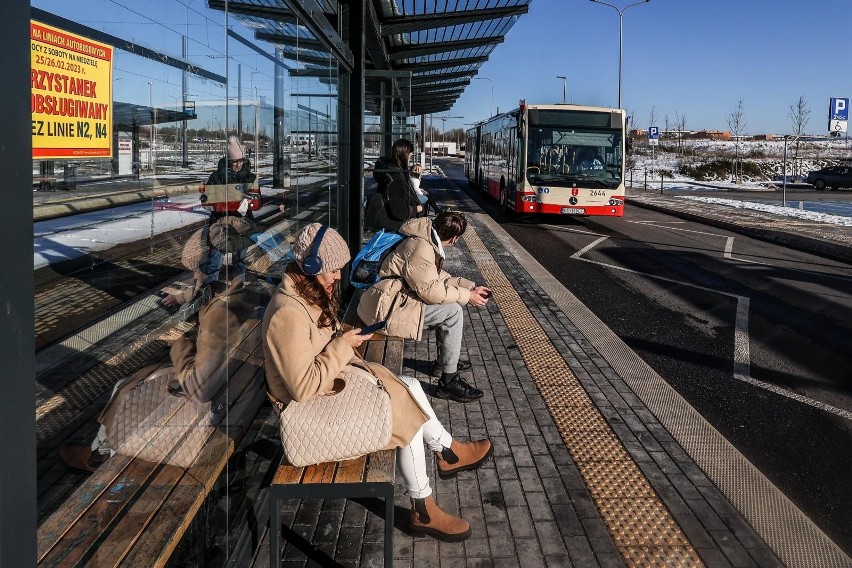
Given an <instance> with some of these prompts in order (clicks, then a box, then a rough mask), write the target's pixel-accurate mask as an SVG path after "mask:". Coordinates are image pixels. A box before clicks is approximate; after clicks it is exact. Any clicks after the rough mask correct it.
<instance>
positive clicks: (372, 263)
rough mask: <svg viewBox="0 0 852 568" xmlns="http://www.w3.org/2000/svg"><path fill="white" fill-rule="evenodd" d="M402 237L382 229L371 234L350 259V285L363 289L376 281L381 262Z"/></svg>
mask: <svg viewBox="0 0 852 568" xmlns="http://www.w3.org/2000/svg"><path fill="white" fill-rule="evenodd" d="M404 238H405V237H403V236H402V235H400V234H399V233H394V232H390V231H387V232H386V231H385V230H384V229H381V230H379V232H377V233H376V234H375V235H373V238H372V239H370V240H369V242H367V244H366V245H364V248H362V249H361V250H360V251H358V254H356V255H355V258H354V259H353V260H352V270H351V271H350V272H349V281H350V282H351V283H352V285H353V286H355V287H356V288H359V289H364V288H369V287H370V286H372V285H373V284H375V283H376V282H378V281H379V280H380V278H379V268H380V267H381V266H382V262H384V260H385V258H387V256H388V254H390V252H391V251H392V250H393V249H394V248H396V245H398V244H399V243H400V242H402V240H403V239H404Z"/></svg>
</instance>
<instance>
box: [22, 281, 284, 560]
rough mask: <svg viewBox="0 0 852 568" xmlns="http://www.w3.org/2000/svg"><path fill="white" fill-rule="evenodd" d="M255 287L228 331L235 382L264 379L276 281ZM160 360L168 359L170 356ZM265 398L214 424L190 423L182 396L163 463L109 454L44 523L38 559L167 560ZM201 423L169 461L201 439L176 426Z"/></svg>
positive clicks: (158, 436) (160, 440)
mask: <svg viewBox="0 0 852 568" xmlns="http://www.w3.org/2000/svg"><path fill="white" fill-rule="evenodd" d="M252 287H256V290H255V291H256V292H258V304H259V305H258V308H257V309H256V311H255V313H254V314H253V316H252V317H250V318H249V319H247V320H246V321H244V322H243V324H242V325H241V326H240V328H239V329H238V330H236V331H235V332H234V333H232V334H231V336H230V338H229V345H230V346H231V357H230V360H229V363H228V364H229V365H230V367H229V370H228V372H229V377H230V379H231V380H232V381H235V382H236V381H239V382H236V384H247V385H248V384H256V382H257V381H259V382H260V384H262V380H263V379H262V372H263V348H262V342H261V320H262V316H263V307H264V306H265V304H266V302H268V300H269V296H270V294H271V291H272V287H271V286H270V285H269V284H266V283H263V282H255V283H253V284H252ZM161 364H162V365H168V364H169V361H168V357H167V356H166V357H164V358H163V361H162V362H161ZM240 394H241V393H232V396H233V398H234V399H236V398H237V397H238V396H239V395H240ZM264 400H265V396H264V389H263V388H262V387H261V388H260V389H259V390H258V393H257V396H253V397H252V398H250V401H251V404H250V409H249V412H248V415H247V417H246V418H245V420H244V421H243V422H242V423H240V424H238V425H232V426H230V427H229V428H225V427H224V426H220V427H216V428H209V427H207V426H206V425H203V424H201V422H200V421H201V419H202V418H203V417H202V416H201V415H199V414H198V413H197V412H196V413H195V418H194V420H195V421H196V422H191V423H190V424H189V428H186V426H187V424H186V422H185V421H184V420H185V418H186V413H182V412H181V410H182V409H183V408H184V406H185V405H186V404H191V403H188V402H186V401H187V399H185V398H182V399H180V402H179V403H178V404H177V405H176V410H175V412H174V413H173V414H171V415H170V416H169V417H168V418H167V419H166V420H165V422H164V423H163V425H162V428H161V429H160V430H159V431H157V432H154V433H153V435H152V436H151V438H150V441H149V443H150V444H160V445H163V444H165V445H166V447H170V452H169V453H168V456H169V457H166V459H165V460H163V462H159V463H155V462H151V461H147V460H144V459H141V458H139V457H138V456H129V455H120V454H116V455H114V456H112V457H110V458H109V459H107V460H106V461H105V462H104V463H103V464H102V465H101V466H100V467H98V469H97V470H96V471H95V473H93V474H92V475H91V476H90V477H89V478H88V479H87V480H86V481H84V482H83V483H82V485H80V486H79V487H77V489H76V490H75V491H74V493H73V494H72V495H71V497H69V498H68V499H67V500H66V501H65V503H64V504H63V505H62V506H61V507H60V508H59V509H58V510H57V511H55V512H54V513H53V514H52V515H51V516H50V517H48V518H47V519H46V520H45V521H44V522H43V523H42V524H41V526H40V527H39V530H38V565H39V566H97V567H102V566H146V567H148V566H165V565H166V563H167V561H168V560H169V558H170V556H171V554H172V552H173V551H174V550H175V548H176V547H177V545H178V544H179V542H180V540H181V538H182V537H183V535H184V534H185V533H186V531H187V529H188V528H189V526H190V525H191V524H192V522H193V520H194V519H195V517H196V514H197V513H198V512H199V510H200V509H201V508H202V505H203V504H204V502H205V500H206V498H207V496H208V495H209V493H210V491H211V489H212V487H213V486H214V484H215V483H216V481H217V480H218V479H219V477H220V476H221V474H222V473H223V471H224V470H225V466H226V464H227V463H228V459H229V458H230V456H231V455H232V454H233V452H234V448H235V446H236V445H237V444H238V443H239V440H240V439H241V437H242V436H243V434H244V433H245V432H246V431H247V429H248V427H249V426H250V424H251V422H252V420H253V418H254V416H255V414H256V413H257V411H258V409H259V408H260V406H261V405H262V403H263V401H264ZM190 415H192V413H190ZM196 424H197V425H199V426H200V427H201V428H204V430H202V431H203V432H204V434H203V435H206V436H207V438H206V439H205V440H202V442H203V444H202V445H201V447H200V450H199V451H198V454H197V457H196V458H195V459H194V460H193V461H192V463H191V464H189V465H188V466H186V467H182V466H179V465H175V464H173V463H168V462H169V461H170V459H169V458H170V457H171V456H176V455H180V454H181V451H182V450H184V451H185V450H186V446H184V444H190V443H192V444H193V446H192V447H193V449H195V448H197V447H198V446H197V444H196V442H197V438H196V439H194V440H192V441H190V435H185V436H174V432H175V431H179V432H187V431H189V432H192V427H193V426H195V425H196ZM170 427H173V428H170ZM149 432H150V430H149ZM168 444H173V445H172V446H168ZM158 447H159V446H158Z"/></svg>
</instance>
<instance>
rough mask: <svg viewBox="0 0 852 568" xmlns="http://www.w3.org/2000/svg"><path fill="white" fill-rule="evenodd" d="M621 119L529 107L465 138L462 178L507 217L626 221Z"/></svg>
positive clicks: (618, 114) (604, 111)
mask: <svg viewBox="0 0 852 568" xmlns="http://www.w3.org/2000/svg"><path fill="white" fill-rule="evenodd" d="M624 132H625V113H624V111H623V110H620V109H612V108H601V107H588V106H580V105H572V104H555V105H527V104H525V103H524V102H523V101H522V102H521V105H520V106H519V108H517V109H515V110H513V111H511V112H507V113H505V114H500V115H498V116H495V117H493V118H491V119H490V120H487V121H484V122H481V123H479V124H477V125H475V126H474V127H473V128H471V129H470V130H468V131H467V136H466V140H465V150H466V153H465V175H466V176H467V179H468V180H470V182H471V183H472V184H473V185H474V187H477V188H479V189H480V190H482V191H484V192H486V193H488V194H489V195H491V196H492V197H494V198H495V199H497V200H499V202H500V204H501V205H502V206H503V208H504V209H505V210H506V211H509V212H516V213H551V214H556V215H609V216H615V217H621V216H623V215H624V194H625V189H624V141H625V137H624Z"/></svg>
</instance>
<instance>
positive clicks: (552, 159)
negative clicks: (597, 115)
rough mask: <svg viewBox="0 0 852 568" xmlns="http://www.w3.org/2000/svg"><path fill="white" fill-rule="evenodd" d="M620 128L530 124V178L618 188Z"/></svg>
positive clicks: (557, 182)
mask: <svg viewBox="0 0 852 568" xmlns="http://www.w3.org/2000/svg"><path fill="white" fill-rule="evenodd" d="M621 136H622V135H621V130H617V129H612V128H599V127H568V126H543V125H536V124H532V123H531V124H530V127H529V146H528V147H527V179H528V180H529V182H530V183H532V184H535V185H541V184H548V185H561V184H565V185H573V184H578V185H581V186H591V187H603V188H615V187H618V185H619V184H620V183H621V170H622V161H623V159H624V157H623V155H622V152H621Z"/></svg>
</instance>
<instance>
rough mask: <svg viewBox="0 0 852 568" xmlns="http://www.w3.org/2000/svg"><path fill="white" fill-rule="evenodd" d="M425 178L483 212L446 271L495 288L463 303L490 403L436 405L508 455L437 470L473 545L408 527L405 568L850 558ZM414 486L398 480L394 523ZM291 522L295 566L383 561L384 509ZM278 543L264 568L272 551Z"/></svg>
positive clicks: (420, 366) (343, 506) (322, 508)
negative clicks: (472, 466) (446, 474)
mask: <svg viewBox="0 0 852 568" xmlns="http://www.w3.org/2000/svg"><path fill="white" fill-rule="evenodd" d="M425 184H426V186H427V187H428V188H429V189H430V190H437V191H438V194H439V195H440V198H442V199H443V200H444V201H445V202H448V203H452V202H455V203H454V204H455V205H456V206H457V207H458V208H459V209H461V210H463V211H465V212H466V213H467V214H468V218H469V220H470V222H471V224H470V227H469V228H468V231H467V233H466V234H465V235H464V237H463V241H462V242H461V243H459V245H458V246H456V247H453V248H451V249H449V250H448V251H447V254H448V257H447V267H448V268H449V270H450V272H451V273H453V274H456V275H461V276H465V277H466V278H469V279H471V280H474V281H475V282H477V283H480V284H485V285H487V286H488V287H490V288H491V289H492V290H493V291H494V296H493V301H492V302H490V303H489V304H488V306H487V308H485V309H476V308H472V307H470V306H467V307H466V319H467V322H466V334H465V344H464V346H463V352H462V357H463V358H469V359H470V361H471V363H472V364H473V368H472V370H471V371H469V372H467V374H466V378H468V380H471V381H472V382H474V383H475V384H476V386H477V387H479V388H481V389H482V390H483V391H484V392H485V395H484V397H483V398H482V399H481V400H479V401H476V402H474V403H469V404H459V403H454V402H448V401H444V400H439V399H432V402H433V404H434V406H435V410H436V412H437V413H438V416H439V418H441V420H442V421H443V422H444V423H445V425H446V426H447V427H448V429H449V430H450V431H451V432H452V433H453V435H454V436H458V437H459V438H462V439H467V438H468V437H470V438H476V437H481V436H488V437H489V438H491V440H492V441H493V443H494V446H495V452H494V459H493V461H491V462H489V463H488V464H486V466H484V467H483V468H482V469H480V470H478V471H476V472H466V473H463V474H460V475H459V476H458V477H457V478H456V479H453V480H449V481H442V480H440V479H437V478H436V477H435V476H434V470H433V471H432V472H431V473H430V475H431V476H432V478H433V481H434V485H433V487H434V489H435V492H436V498H437V501H438V503H439V504H440V505H441V506H442V507H445V508H447V509H448V510H450V511H451V512H455V513H461V515H462V516H463V517H464V518H466V519H468V520H469V521H470V522H471V525H472V528H473V536H472V537H471V538H470V540H468V541H466V542H464V543H457V544H446V543H439V542H437V541H435V540H432V539H428V538H412V537H411V536H409V535H407V534H406V532H405V530H404V525H405V523H404V522H402V523H397V530H396V532H395V535H394V539H395V540H394V549H395V562H394V566H409V567H412V568H414V567H417V568H419V567H421V566H451V567H456V566H468V567H471V566H506V567H516V566H530V567H541V566H553V567H557V566H558V567H570V566H575V567H582V568H586V567H594V566H701V565H706V566H711V567H717V566H718V567H722V566H737V567H739V566H758V567H764V566H795V567H802V568H805V567H809V568H810V567H815V566H819V567H826V568H827V567H832V566H837V567H840V566H850V564H852V561H851V560H850V559H849V558H848V557H847V556H846V555H845V554H844V553H843V552H842V551H840V550H839V549H838V548H837V547H836V546H835V545H834V544H833V543H832V542H830V541H829V540H828V539H827V537H825V535H824V534H823V533H821V532H820V531H819V529H817V527H816V526H814V525H813V524H812V523H811V522H810V521H809V520H808V519H806V518H805V517H804V516H803V515H802V514H801V512H799V511H798V509H796V508H795V507H794V506H793V505H792V504H791V503H790V502H789V501H788V500H787V499H786V498H785V497H784V496H783V495H782V494H780V492H778V491H777V490H776V489H775V488H774V487H773V486H772V485H771V484H770V483H769V482H768V481H767V480H766V479H765V478H764V477H763V476H762V475H761V474H760V473H759V472H758V471H757V470H756V469H755V468H754V467H753V466H751V464H749V463H748V461H747V460H745V458H744V457H743V456H741V455H740V454H739V453H738V452H737V451H736V450H735V449H734V448H733V447H732V446H731V445H730V444H729V443H728V442H727V441H726V440H724V439H723V438H722V437H721V435H720V434H719V433H718V432H716V430H715V429H713V428H712V426H710V425H709V424H708V423H706V422H705V421H704V420H703V418H702V417H701V416H700V415H699V414H698V413H697V412H696V411H695V410H694V409H693V408H692V407H690V406H689V405H688V404H687V403H686V402H685V401H684V400H683V399H682V398H681V397H680V396H679V395H678V394H677V393H676V392H675V391H674V390H673V389H671V387H669V386H668V384H667V383H665V382H664V381H663V380H662V378H661V377H659V375H657V374H656V373H655V372H654V371H653V370H652V369H651V368H650V367H649V366H648V365H647V364H645V363H644V362H643V361H642V360H641V359H639V357H638V356H637V355H636V354H635V353H633V352H632V351H630V350H629V349H628V348H627V346H626V345H624V344H623V343H622V342H621V341H620V340H619V339H618V338H617V337H615V336H614V334H612V332H611V331H610V330H608V329H607V328H606V327H605V326H604V325H603V323H602V322H601V321H600V320H598V319H597V318H596V317H595V316H594V314H592V313H591V312H590V311H589V310H588V309H587V308H586V307H585V306H583V305H582V304H581V303H580V302H579V301H578V300H577V299H576V298H575V297H574V296H573V295H572V294H571V293H570V292H569V291H568V290H566V289H565V288H564V287H562V286H561V285H560V284H559V283H558V282H557V281H556V280H555V279H554V278H553V277H552V276H550V275H549V273H547V272H546V271H545V270H544V269H543V268H542V267H541V266H540V265H539V264H538V263H537V262H536V261H535V260H534V259H533V258H531V257H530V256H529V254H528V253H526V251H524V250H523V249H522V248H521V247H520V246H519V245H517V244H515V243H514V241H513V240H512V239H511V237H509V235H508V234H506V233H505V232H504V231H503V230H502V229H501V228H500V227H499V226H498V225H497V224H496V223H494V222H493V221H492V220H491V219H490V218H489V217H488V216H487V215H485V214H483V213H482V212H481V210H479V208H478V207H477V206H476V205H475V204H474V203H473V202H472V201H471V200H469V199H467V197H466V196H465V195H464V194H463V193H462V192H461V191H460V190H459V189H458V188H457V187H455V186H454V184H453V183H452V182H451V181H449V180H447V179H445V178H437V179H436V178H427V181H426V182H425ZM435 354H436V346H435V341H434V337H429V339H428V341H423V342H420V343H417V342H406V346H405V369H404V372H406V373H409V374H412V375H414V376H416V377H417V378H418V379H419V380H421V381H422V382H423V383H424V384H425V385H428V384H430V382H431V381H432V379H430V378H429V376H428V372H429V367H430V361H432V360H433V359H434V358H435ZM427 392H429V389H428V386H427ZM430 467H432V466H430ZM403 490H404V489H403V486H402V482H401V479H400V478H399V476H398V477H397V498H396V505H397V512H396V515H397V518H398V519H405V518H407V516H406V513H407V509H408V507H409V503H408V499H407V497H405V496H404V495H403ZM285 523H288V524H290V525H291V528H292V530H293V532H294V533H296V534H297V535H299V536H300V537H301V538H302V539H304V541H302V544H301V545H298V546H296V545H292V544H289V543H288V544H287V547H286V549H285V551H284V561H285V562H284V565H286V566H304V565H305V564H306V560H305V555H306V554H307V555H309V556H311V557H312V558H314V560H317V559H319V558H329V557H330V558H333V559H334V561H335V562H336V563H337V564H338V565H341V566H380V565H381V562H382V543H381V538H382V519H381V518H379V517H378V516H376V515H375V514H372V513H368V511H367V509H366V508H365V504H364V503H361V502H354V501H346V502H345V503H341V502H333V501H326V502H323V503H322V505H317V504H315V503H313V502H310V501H304V502H302V503H299V504H296V505H295V506H294V507H293V508H292V509H291V510H290V511H289V512H288V513H287V515H286V516H285ZM307 543H311V544H307ZM264 545H265V546H263V547H261V549H260V552H259V553H258V556H257V561H256V564H255V566H258V567H260V566H266V562H268V560H267V559H268V552H269V550H268V548H267V547H268V541H265V542H264Z"/></svg>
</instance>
